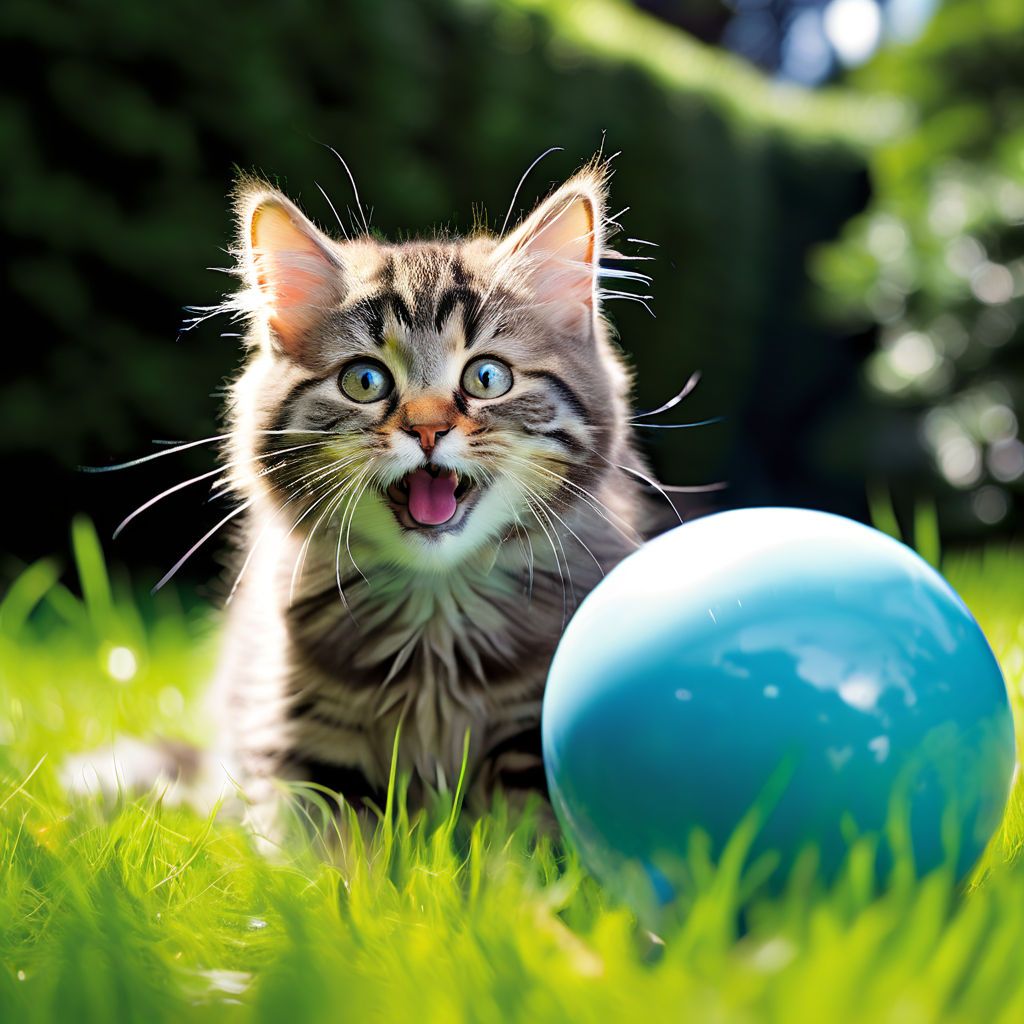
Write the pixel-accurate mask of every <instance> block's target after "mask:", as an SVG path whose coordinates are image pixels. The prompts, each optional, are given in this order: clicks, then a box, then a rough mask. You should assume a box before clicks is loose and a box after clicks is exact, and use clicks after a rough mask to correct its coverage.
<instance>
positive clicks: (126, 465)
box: [78, 430, 337, 473]
mask: <svg viewBox="0 0 1024 1024" xmlns="http://www.w3.org/2000/svg"><path fill="white" fill-rule="evenodd" d="M251 433H253V434H309V435H312V434H324V435H328V436H334V437H337V434H336V433H335V432H334V431H333V430H254V431H251ZM234 436H235V435H234V433H229V434H214V435H213V436H211V437H203V438H200V439H199V440H198V441H185V442H183V443H181V444H178V443H177V442H175V443H174V447H173V448H165V449H164V450H163V451H160V452H153V453H152V454H150V455H143V456H141V457H140V458H137V459H131V460H130V461H128V462H119V463H117V464H116V465H113V466H79V467H78V470H79V472H81V473H113V472H115V470H119V469H132V468H133V467H135V466H141V465H142V464H143V463H144V462H152V461H153V460H154V459H162V458H164V456H166V455H174V454H176V453H177V452H183V451H187V450H188V449H189V448H198V447H200V446H201V445H204V444H213V443H214V442H216V441H226V440H228V439H229V438H231V437H234ZM159 443H160V444H166V443H168V442H166V441H160V442H159Z"/></svg>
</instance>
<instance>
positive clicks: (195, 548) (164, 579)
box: [150, 498, 255, 594]
mask: <svg viewBox="0 0 1024 1024" xmlns="http://www.w3.org/2000/svg"><path fill="white" fill-rule="evenodd" d="M254 501H255V499H254V498H250V499H249V500H248V501H246V502H244V503H243V504H241V505H239V506H238V508H236V509H232V510H231V511H230V512H229V513H228V514H227V515H226V516H225V517H224V518H223V519H222V520H221V521H220V522H219V523H217V525H216V526H214V527H213V528H212V529H210V530H207V531H206V533H204V534H203V535H202V537H200V538H199V540H197V541H196V542H195V544H193V545H192V547H190V548H189V549H188V551H186V552H185V554H183V555H182V556H181V558H179V559H178V560H177V561H176V562H175V563H174V565H172V566H171V568H170V569H169V570H168V571H167V572H166V573H164V575H163V576H162V577H161V579H160V582H159V583H157V585H156V586H155V587H154V588H153V589H152V591H150V593H153V594H155V593H156V592H157V591H158V590H160V588H161V587H163V586H164V584H165V583H167V582H168V581H169V580H170V579H171V578H172V577H173V576H174V574H175V573H176V572H177V571H178V570H179V569H180V568H181V567H182V566H183V565H184V564H185V563H186V562H187V561H188V560H189V559H190V558H191V557H192V556H193V555H194V554H195V553H196V552H197V551H198V550H199V549H200V548H201V547H202V546H203V545H204V544H205V543H206V542H207V541H208V540H209V539H210V538H211V537H212V536H213V535H214V534H215V533H216V532H217V531H218V530H220V529H221V528H222V527H224V526H226V525H227V524H228V523H229V522H231V520H232V519H234V518H235V516H237V515H240V514H241V513H242V512H244V511H245V510H246V509H248V508H250V507H251V506H252V504H253V502H254Z"/></svg>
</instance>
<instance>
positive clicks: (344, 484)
mask: <svg viewBox="0 0 1024 1024" xmlns="http://www.w3.org/2000/svg"><path fill="white" fill-rule="evenodd" d="M357 473H358V470H357V471H356V472H355V473H350V474H348V475H347V476H346V477H344V479H342V480H341V481H340V482H339V483H338V485H337V486H336V487H334V488H333V489H328V491H327V493H326V494H325V495H323V496H322V497H321V498H320V499H318V502H317V504H319V501H326V505H325V506H324V510H323V512H321V514H320V515H319V516H318V517H317V519H316V522H314V523H313V527H312V529H311V530H310V531H309V533H308V534H307V536H306V538H305V540H304V541H303V542H302V546H301V547H300V549H299V554H298V556H297V557H296V559H295V565H294V566H293V567H292V579H291V585H290V586H289V588H288V603H289V605H290V604H291V603H292V601H293V600H294V599H295V588H296V586H297V585H298V581H299V580H300V579H301V578H302V574H303V573H304V572H305V569H306V556H307V554H308V552H309V549H310V547H311V545H312V543H313V538H314V536H315V535H316V531H317V530H318V529H319V528H320V526H321V525H322V524H323V523H325V522H326V521H327V520H329V519H330V517H331V516H332V515H334V513H335V512H336V511H337V510H338V508H339V507H340V505H341V503H342V501H344V500H345V496H346V495H347V494H348V493H349V491H350V490H351V487H352V481H353V480H354V479H355V477H356V475H357ZM310 511H311V510H310ZM296 525H297V524H296ZM338 593H339V595H340V596H341V603H342V605H344V607H345V610H346V611H347V612H348V614H349V616H351V617H352V621H353V622H355V616H354V615H352V609H351V608H350V607H349V603H348V598H347V597H346V596H345V591H344V590H343V589H342V587H341V585H340V581H339V585H338Z"/></svg>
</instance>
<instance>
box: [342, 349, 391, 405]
mask: <svg viewBox="0 0 1024 1024" xmlns="http://www.w3.org/2000/svg"><path fill="white" fill-rule="evenodd" d="M338 385H339V387H340V388H341V390H342V394H344V395H345V397H346V398H351V399H352V401H353V402H379V401H380V400H381V399H382V398H386V397H387V396H388V394H390V392H391V388H392V387H393V383H392V380H391V374H389V373H388V371H387V370H385V369H384V367H383V366H381V364H380V363H375V362H373V361H372V360H370V359H357V360H356V361H355V362H354V363H349V364H348V366H346V367H345V368H344V369H343V370H342V371H341V376H340V377H339V378H338Z"/></svg>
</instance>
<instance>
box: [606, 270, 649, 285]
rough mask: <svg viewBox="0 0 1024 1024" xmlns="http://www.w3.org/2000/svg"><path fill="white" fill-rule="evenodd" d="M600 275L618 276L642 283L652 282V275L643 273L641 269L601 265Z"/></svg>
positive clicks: (625, 279)
mask: <svg viewBox="0 0 1024 1024" xmlns="http://www.w3.org/2000/svg"><path fill="white" fill-rule="evenodd" d="M597 276H598V277H616V278H620V279H622V280H624V281H639V282H640V283H641V284H650V283H651V275H650V274H641V273H640V271H639V270H623V269H621V268H620V267H601V269H600V270H598V272H597Z"/></svg>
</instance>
